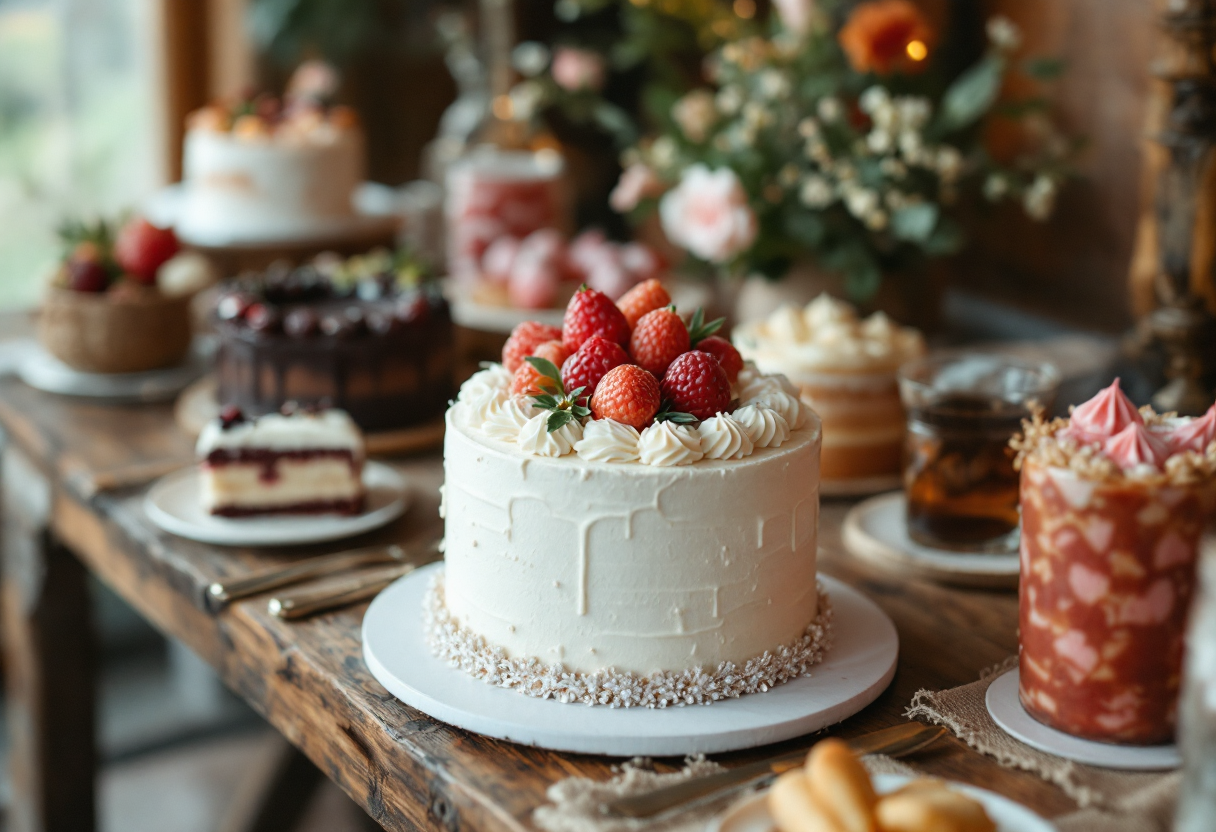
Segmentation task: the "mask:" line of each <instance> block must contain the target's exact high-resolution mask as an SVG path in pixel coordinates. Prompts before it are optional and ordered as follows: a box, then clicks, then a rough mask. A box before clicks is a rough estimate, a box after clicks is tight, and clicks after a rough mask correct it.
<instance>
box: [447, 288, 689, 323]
mask: <svg viewBox="0 0 1216 832" xmlns="http://www.w3.org/2000/svg"><path fill="white" fill-rule="evenodd" d="M664 285H665V286H666V288H667V291H668V292H670V293H671V300H672V303H674V304H675V305H676V307H677V308H679V309H680V310H681V311H688V310H694V309H697V308H698V307H704V306H707V305H709V303H710V302H711V301H712V300H713V295H712V293H711V292H710V291H709V288H708V287H707V286H704V285H702V284H700V283H695V282H693V281H691V280H679V279H674V278H673V279H670V280H667V281H664ZM444 286H445V294H446V295H447V298H448V301H449V303H451V305H452V320H453V321H454V322H455V323H456V324H457V326H462V327H464V328H465V329H476V330H480V331H481V332H496V333H499V334H500V335H509V334H510V333H511V330H513V329H515V327H517V326H519V325H520V324H522V323H523V322H524V321H537V322H538V323H542V324H546V325H548V326H556V327H560V326H561V325H562V318H563V317H565V314H566V309H565V307H562V308H561V309H519V308H516V307H514V306H495V305H493V304H488V303H479V302H478V301H476V300H474V299H472V298H471V297H469V295H468V294H467V292H466V290H464V289H463V288H462V287H460V286H458V285H456V283H455V281H452V280H446V281H444Z"/></svg>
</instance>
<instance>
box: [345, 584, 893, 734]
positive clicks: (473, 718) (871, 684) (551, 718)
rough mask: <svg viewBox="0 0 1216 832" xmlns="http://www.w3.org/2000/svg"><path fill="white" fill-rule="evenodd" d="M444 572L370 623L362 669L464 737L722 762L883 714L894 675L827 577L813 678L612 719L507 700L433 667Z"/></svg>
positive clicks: (872, 629) (404, 590) (872, 628)
mask: <svg viewBox="0 0 1216 832" xmlns="http://www.w3.org/2000/svg"><path fill="white" fill-rule="evenodd" d="M441 568H442V564H433V565H431V566H428V567H425V568H423V569H419V570H418V571H416V572H413V573H411V574H409V575H406V576H405V577H404V578H401V579H400V580H398V581H397V582H396V583H394V584H392V585H391V586H390V587H389V588H388V589H386V590H384V592H382V593H380V595H379V596H377V598H376V600H374V601H373V602H372V604H371V607H369V608H368V610H367V614H366V615H365V616H364V618H363V658H364V660H365V661H366V662H367V666H368V668H369V669H370V670H371V672H372V675H373V676H375V677H376V680H377V681H379V682H380V684H382V685H384V687H385V688H387V689H388V691H389V693H391V694H393V696H396V697H397V698H398V699H400V700H401V701H402V702H404V703H405V704H407V705H409V706H411V707H413V708H417V709H418V710H420V711H423V712H424V713H427V714H429V715H431V716H432V717H434V718H435V719H438V720H442V721H443V722H447V723H449V724H451V725H455V726H456V727H457V728H463V729H465V730H467V731H474V732H476V733H478V734H485V735H486V736H490V737H496V738H497V739H503V740H508V741H510V742H515V743H520V744H521V745H534V746H538V747H540V748H549V749H553V750H555V751H570V752H575V753H580V754H606V755H611V756H618V757H631V756H642V755H645V756H656V757H666V756H673V755H680V754H697V753H701V754H713V753H718V752H722V751H734V750H737V749H740V748H753V747H755V746H759V745H767V744H769V743H774V742H779V741H781V740H787V739H790V738H792V737H798V736H802V735H803V734H809V733H811V732H812V731H817V730H819V729H820V728H824V727H826V726H828V725H833V724H835V723H837V722H840V721H841V720H843V719H845V718H847V717H849V716H852V715H853V714H855V713H857V712H858V711H860V710H861V709H862V708H864V707H865V706H866V705H868V704H870V703H871V702H873V701H874V700H875V699H876V698H877V697H878V695H879V694H880V693H882V691H883V690H884V689H885V688H886V686H887V685H888V684H889V683H890V681H891V679H892V677H893V676H894V675H895V662H896V659H897V658H898V655H899V637H898V635H896V632H895V626H894V625H893V624H892V623H891V619H889V618H887V615H886V613H884V612H883V611H882V610H881V609H879V608H878V606H877V605H876V604H874V602H873V601H870V600H869V599H868V598H866V597H865V596H863V595H862V594H861V593H859V592H857V591H856V590H854V589H851V588H850V587H848V586H846V585H845V584H843V583H841V582H840V581H837V580H835V579H833V578H828V577H825V576H820V580H821V581H823V584H824V587H825V588H826V589H827V592H828V594H829V595H830V596H831V599H832V607H833V610H834V615H833V622H834V623H833V626H834V629H835V643H834V645H833V646H832V648H831V649H830V650H829V651H828V654H827V658H826V659H825V660H824V662H823V663H822V664H820V665H817V666H816V667H815V668H814V669H813V670H812V671H811V675H810V676H807V677H803V678H801V679H795V680H793V681H792V682H787V683H785V684H784V685H778V686H777V687H775V688H773V689H772V690H770V691H768V692H767V693H755V694H751V695H748V696H742V697H740V698H738V699H731V700H727V701H724V702H715V703H714V704H712V705H696V706H688V707H674V708H667V709H664V710H651V709H646V708H628V709H625V708H616V709H613V708H607V707H600V706H587V705H581V704H565V703H561V702H557V701H554V700H551V699H534V698H532V697H530V696H526V695H524V694H522V693H519V692H517V691H514V690H510V689H508V688H499V687H494V686H492V685H489V684H486V683H485V682H483V681H481V680H479V679H475V678H473V677H472V676H469V675H467V674H466V673H465V672H464V671H462V670H459V669H457V668H453V667H450V666H448V665H447V664H446V663H444V662H442V661H440V660H439V659H437V658H435V657H434V656H433V655H431V651H430V649H429V648H428V647H427V645H426V640H425V637H424V635H423V632H422V601H423V596H424V595H425V594H426V590H427V587H428V586H429V584H430V581H431V577H432V576H433V575H435V573H436V570H438V569H441Z"/></svg>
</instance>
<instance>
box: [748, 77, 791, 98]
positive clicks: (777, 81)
mask: <svg viewBox="0 0 1216 832" xmlns="http://www.w3.org/2000/svg"><path fill="white" fill-rule="evenodd" d="M756 86H757V88H758V89H759V91H760V95H762V96H764V97H765V98H768V99H770V100H774V101H775V100H778V99H781V98H785V97H786V96H787V95H789V94H790V80H789V78H787V77H785V75H783V74H782V73H781V72H779V71H778V70H775V69H766V70H764V71H763V72H761V73H760V77H759V79H758V83H757V85H756Z"/></svg>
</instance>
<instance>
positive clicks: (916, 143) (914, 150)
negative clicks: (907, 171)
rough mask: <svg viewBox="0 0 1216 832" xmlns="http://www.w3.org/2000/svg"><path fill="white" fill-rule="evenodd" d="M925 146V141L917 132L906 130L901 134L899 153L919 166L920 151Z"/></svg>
mask: <svg viewBox="0 0 1216 832" xmlns="http://www.w3.org/2000/svg"><path fill="white" fill-rule="evenodd" d="M924 145H925V142H924V139H923V138H921V135H920V133H918V132H916V131H915V130H904V131H903V132H902V133H900V134H899V152H900V153H902V154H903V156H904V158H905V159H907V160H908V161H909V162H911V163H912V164H917V163H918V161H919V160H920V158H921V153H920V151H921V148H922V147H924Z"/></svg>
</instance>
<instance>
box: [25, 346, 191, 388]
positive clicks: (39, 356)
mask: <svg viewBox="0 0 1216 832" xmlns="http://www.w3.org/2000/svg"><path fill="white" fill-rule="evenodd" d="M5 349H6V350H14V351H17V350H19V351H20V352H19V355H17V357H16V359H15V360H14V361H13V362H12V364H11V367H12V369H13V370H14V371H15V372H16V373H17V376H18V377H19V378H20V379H21V380H22V381H24V382H25V383H26V384H28V385H29V386H30V387H33V388H34V389H35V390H41V391H43V392H45V393H57V394H59V395H61V396H80V397H83V398H89V399H100V400H106V401H112V402H158V401H165V400H166V399H171V398H173V397H174V396H176V395H177V394H178V393H180V392H181V391H182V390H184V389H186V388H187V387H189V386H190V384H191V383H193V382H194V381H195V380H196V379H198V378H199V377H200V376H202V375H203V374H204V373H205V372H207V370H208V369H209V367H210V365H211V359H212V357H213V355H214V354H215V344H214V342H213V341H212V340H211V339H208V338H195V339H194V343H193V344H192V345H191V348H190V354H189V355H188V356H187V357H186V360H185V361H183V362H182V363H181V364H178V365H177V366H176V367H166V368H165V369H163V370H149V371H147V372H143V373H86V372H81V371H80V370H74V369H72V368H71V367H69V366H68V365H67V364H64V363H63V362H62V361H60V360H59V359H58V358H55V357H54V356H53V355H51V354H50V353H49V352H47V351H46V350H45V349H43V347H42V345H41V344H39V343H38V342H37V341H32V340H31V341H21V342H15V343H11V344H7V345H5Z"/></svg>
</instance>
